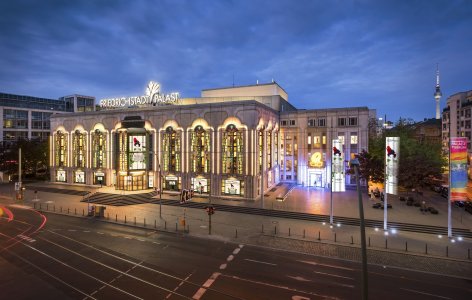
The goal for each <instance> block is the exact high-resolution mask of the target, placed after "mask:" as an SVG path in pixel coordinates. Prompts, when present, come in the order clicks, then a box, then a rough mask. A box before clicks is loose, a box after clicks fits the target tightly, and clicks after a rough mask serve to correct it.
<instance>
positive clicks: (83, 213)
mask: <svg viewBox="0 0 472 300" xmlns="http://www.w3.org/2000/svg"><path fill="white" fill-rule="evenodd" d="M83 216H85V211H84V209H83V208H82V217H83Z"/></svg>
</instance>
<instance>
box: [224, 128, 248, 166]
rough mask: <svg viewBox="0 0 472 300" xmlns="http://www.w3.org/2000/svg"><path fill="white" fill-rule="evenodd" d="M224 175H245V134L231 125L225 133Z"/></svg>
mask: <svg viewBox="0 0 472 300" xmlns="http://www.w3.org/2000/svg"><path fill="white" fill-rule="evenodd" d="M222 143H223V144H222V146H223V173H226V174H243V133H242V132H241V131H240V130H238V129H237V128H236V126H235V125H233V124H230V125H228V126H227V127H226V130H225V131H224V132H223V140H222Z"/></svg>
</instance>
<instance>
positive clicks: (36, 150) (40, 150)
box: [4, 140, 49, 175]
mask: <svg viewBox="0 0 472 300" xmlns="http://www.w3.org/2000/svg"><path fill="white" fill-rule="evenodd" d="M20 148H21V158H22V159H21V164H22V168H21V169H22V172H23V173H24V174H25V175H29V174H35V173H36V171H37V170H38V169H46V168H47V166H48V165H49V163H48V162H49V156H48V149H49V146H48V143H47V142H46V141H44V142H41V141H30V140H19V141H18V142H17V143H16V144H14V145H13V146H11V147H10V148H8V149H4V160H5V162H4V168H5V169H6V171H8V172H9V173H10V174H16V173H18V162H19V157H18V153H19V149H20Z"/></svg>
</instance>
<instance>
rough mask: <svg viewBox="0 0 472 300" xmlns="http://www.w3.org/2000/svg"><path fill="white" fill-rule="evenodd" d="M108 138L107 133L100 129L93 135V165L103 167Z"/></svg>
mask: <svg viewBox="0 0 472 300" xmlns="http://www.w3.org/2000/svg"><path fill="white" fill-rule="evenodd" d="M106 147H107V145H106V140H105V133H104V132H101V131H100V130H99V129H97V130H95V132H94V134H93V137H92V167H93V168H103V167H106V166H105V161H106V151H107V149H106Z"/></svg>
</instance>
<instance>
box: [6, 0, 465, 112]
mask: <svg viewBox="0 0 472 300" xmlns="http://www.w3.org/2000/svg"><path fill="white" fill-rule="evenodd" d="M471 15H472V1H470V0H464V1H458V0H457V1H454V0H444V1H434V0H433V1H426V0H424V1H398V0H397V1H347V0H346V1H340V0H339V1H337V0H326V1H279V0H277V1H275V0H272V1H257V0H254V1H243V0H241V1H231V0H227V1H182V0H172V1H157V0H156V1H139V0H138V1H129V0H126V1H77V0H76V1H22V0H15V1H1V2H0V91H1V92H7V93H16V94H24V95H32V96H38V97H47V98H58V97H60V96H64V95H68V94H73V93H78V94H85V95H92V96H95V97H96V98H97V99H101V98H105V97H116V96H133V95H141V94H142V93H143V92H144V88H145V86H146V84H147V82H148V81H149V80H155V81H158V82H160V83H161V87H162V90H163V91H164V92H171V91H179V92H180V93H181V96H182V97H198V96H200V91H201V90H202V89H206V88H212V87H223V86H231V85H232V84H233V76H234V82H235V84H236V85H247V84H255V83H256V80H259V82H260V83H264V82H270V81H271V80H272V79H275V80H276V81H277V82H278V83H279V84H280V85H281V86H282V87H283V88H284V89H285V90H286V91H287V92H288V94H289V101H290V102H291V103H292V104H294V105H295V106H296V107H298V108H329V107H346V106H368V107H370V108H375V109H377V113H378V115H379V116H383V115H384V114H387V118H388V119H390V120H398V118H399V117H407V118H413V119H415V120H422V119H423V118H425V117H434V115H435V103H434V98H433V93H434V87H435V70H436V63H439V68H440V72H441V87H442V91H443V95H444V96H443V99H442V101H441V108H442V107H444V104H445V100H446V98H447V96H450V95H452V94H454V93H457V92H460V91H466V90H472V17H471Z"/></svg>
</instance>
